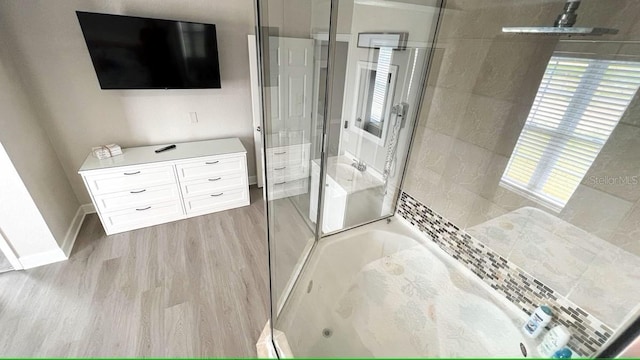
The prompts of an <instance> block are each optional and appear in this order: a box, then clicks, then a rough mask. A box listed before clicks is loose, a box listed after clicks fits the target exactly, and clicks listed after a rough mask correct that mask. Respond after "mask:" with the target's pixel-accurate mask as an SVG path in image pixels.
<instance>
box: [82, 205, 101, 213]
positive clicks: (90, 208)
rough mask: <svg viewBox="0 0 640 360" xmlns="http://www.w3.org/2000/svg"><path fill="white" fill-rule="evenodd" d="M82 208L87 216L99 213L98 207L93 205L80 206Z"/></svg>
mask: <svg viewBox="0 0 640 360" xmlns="http://www.w3.org/2000/svg"><path fill="white" fill-rule="evenodd" d="M80 208H82V211H84V214H85V215H89V214H95V213H97V211H96V207H95V206H94V205H93V204H92V203H89V204H84V205H80Z"/></svg>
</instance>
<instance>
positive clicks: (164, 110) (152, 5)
mask: <svg viewBox="0 0 640 360" xmlns="http://www.w3.org/2000/svg"><path fill="white" fill-rule="evenodd" d="M76 10H83V11H93V12H105V13H113V14H124V15H135V16H145V17H158V18H167V19H176V20H187V21H194V22H205V23H214V24H216V30H217V35H218V49H219V56H220V75H221V78H222V88H221V89H208V90H145V91H134V90H129V91H114V90H100V87H99V84H98V80H97V78H96V75H95V72H94V70H93V66H92V64H91V60H90V58H89V53H88V52H87V48H86V45H85V43H84V39H83V37H82V32H81V30H80V27H79V25H78V21H77V18H76V14H75V11H76ZM253 16H254V13H253V3H252V2H251V1H250V0H234V1H227V0H189V1H182V0H163V1H150V0H56V1H48V0H4V1H2V2H0V23H1V24H2V26H3V27H4V29H3V32H5V33H6V34H5V35H6V38H7V39H6V41H3V44H2V51H3V52H7V53H9V54H11V56H13V57H14V58H15V59H17V60H16V61H18V62H20V63H21V64H22V66H21V67H20V75H21V76H22V77H23V78H24V79H25V80H26V82H27V90H28V95H29V100H30V104H31V105H32V106H33V107H34V108H35V109H36V111H37V115H38V116H39V117H40V119H41V120H42V124H43V125H44V127H45V128H46V130H47V132H48V134H49V136H50V138H51V141H52V143H53V147H54V148H55V150H56V152H57V153H58V155H59V158H60V160H61V162H62V166H63V168H64V171H65V173H66V176H67V177H68V179H69V181H70V182H71V186H72V187H73V191H74V192H75V194H76V196H77V198H78V199H79V200H80V202H81V203H89V202H90V198H89V196H88V194H87V192H86V190H85V188H84V185H83V183H82V181H81V178H80V176H79V175H78V174H77V173H76V172H77V170H78V168H79V167H80V165H81V164H82V162H83V161H84V159H85V157H86V156H87V154H88V153H89V151H90V148H91V147H92V146H96V145H100V144H105V143H111V142H115V143H118V144H120V145H122V146H125V147H128V146H138V145H148V144H160V143H172V142H182V141H191V140H200V139H210V138H224V137H239V138H240V139H241V141H242V143H243V144H244V146H245V147H246V148H247V157H248V162H249V163H248V166H249V175H255V159H254V154H255V153H254V150H253V134H252V131H253V127H252V123H251V97H250V96H251V95H250V88H249V86H250V85H249V60H248V51H247V46H246V38H247V34H250V33H253V32H254V20H253ZM189 112H197V113H198V118H199V122H198V123H197V124H191V123H190V121H189Z"/></svg>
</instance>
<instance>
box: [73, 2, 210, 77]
mask: <svg viewBox="0 0 640 360" xmlns="http://www.w3.org/2000/svg"><path fill="white" fill-rule="evenodd" d="M76 14H77V15H78V21H79V22H80V27H81V28H82V33H83V34H84V39H85V41H86V43H87V48H88V49H89V55H91V61H92V62H93V67H94V68H95V70H96V75H97V76H98V81H99V82H100V87H101V88H102V89H205V88H220V69H219V64H218V44H217V41H216V26H215V25H213V24H199V23H192V22H185V21H172V20H161V19H149V18H141V17H133V16H121V15H109V14H96V13H89V12H82V11H76Z"/></svg>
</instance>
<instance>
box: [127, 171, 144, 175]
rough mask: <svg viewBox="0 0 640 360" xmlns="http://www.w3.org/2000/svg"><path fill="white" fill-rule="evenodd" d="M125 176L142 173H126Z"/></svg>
mask: <svg viewBox="0 0 640 360" xmlns="http://www.w3.org/2000/svg"><path fill="white" fill-rule="evenodd" d="M124 174H125V175H136V174H140V171H136V172H132V173H124Z"/></svg>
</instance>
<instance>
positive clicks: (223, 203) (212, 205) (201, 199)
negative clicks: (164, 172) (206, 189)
mask: <svg viewBox="0 0 640 360" xmlns="http://www.w3.org/2000/svg"><path fill="white" fill-rule="evenodd" d="M246 205H249V188H248V187H247V186H244V187H237V188H234V189H229V190H223V191H218V192H214V193H210V194H206V195H199V196H192V197H187V198H185V199H184V206H185V210H186V212H187V215H188V216H193V215H198V214H206V213H210V212H212V211H220V210H226V209H231V208H235V207H239V206H246Z"/></svg>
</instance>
